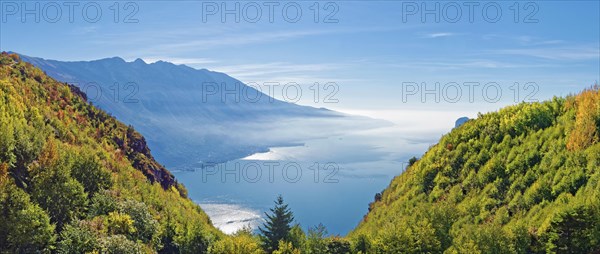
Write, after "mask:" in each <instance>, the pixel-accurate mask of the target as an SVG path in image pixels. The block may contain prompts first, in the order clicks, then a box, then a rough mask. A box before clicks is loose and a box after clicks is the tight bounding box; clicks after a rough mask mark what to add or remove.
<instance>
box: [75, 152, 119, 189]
mask: <svg viewBox="0 0 600 254" xmlns="http://www.w3.org/2000/svg"><path fill="white" fill-rule="evenodd" d="M90 153H91V151H82V152H81V153H80V155H79V157H80V158H78V159H77V160H76V161H75V163H74V165H73V168H72V169H71V176H73V178H75V179H76V180H77V181H78V182H80V183H81V184H82V185H83V188H84V189H85V191H86V192H87V193H88V194H89V195H90V196H93V195H94V194H96V193H97V192H98V191H100V190H103V189H108V188H109V187H110V186H111V185H112V183H111V178H110V172H108V171H107V170H106V169H104V168H102V165H101V164H100V162H99V161H98V159H96V158H95V157H94V156H92V155H90Z"/></svg>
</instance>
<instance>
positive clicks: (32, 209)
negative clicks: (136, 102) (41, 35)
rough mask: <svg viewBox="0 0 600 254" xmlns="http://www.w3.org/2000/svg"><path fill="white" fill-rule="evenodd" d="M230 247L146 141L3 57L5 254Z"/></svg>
mask: <svg viewBox="0 0 600 254" xmlns="http://www.w3.org/2000/svg"><path fill="white" fill-rule="evenodd" d="M220 238H223V235H222V233H220V231H218V230H216V229H215V228H214V227H213V226H212V225H211V222H210V220H209V218H208V217H207V215H206V214H205V213H204V212H203V211H202V210H201V209H200V207H199V206H198V205H196V204H194V203H193V202H192V201H191V200H189V199H188V198H187V197H186V191H185V189H184V188H183V186H181V185H180V184H178V183H177V182H176V181H175V180H174V178H173V176H172V175H171V173H170V172H169V171H167V170H166V169H165V168H164V167H163V166H161V165H160V164H159V163H157V162H156V161H154V159H153V157H152V155H151V154H150V150H149V149H148V147H147V146H146V143H145V140H144V138H143V137H142V136H141V135H140V134H139V133H137V132H136V131H135V130H134V129H133V128H132V127H128V126H126V125H124V124H122V123H121V122H119V121H117V120H116V119H114V118H113V117H111V116H110V115H108V114H107V113H105V112H103V111H101V110H99V109H97V108H95V107H93V106H92V105H90V104H89V103H87V102H86V96H85V94H83V93H81V91H79V90H78V89H77V88H75V87H71V86H69V85H67V84H64V83H59V82H57V81H55V80H53V79H51V78H49V77H47V76H46V75H45V74H44V73H43V72H42V71H41V70H39V69H37V68H34V67H33V66H32V65H31V64H28V63H25V62H22V61H20V59H19V57H18V56H17V55H14V54H13V55H9V54H7V53H2V55H1V56H0V252H2V253H34V252H44V253H46V252H58V253H84V252H92V251H95V252H101V253H140V252H142V253H143V252H156V251H158V252H161V253H179V252H181V253H201V252H204V251H206V250H207V249H208V248H209V245H211V244H212V243H213V242H215V241H217V240H219V239H220Z"/></svg>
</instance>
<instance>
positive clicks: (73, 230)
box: [57, 222, 99, 254]
mask: <svg viewBox="0 0 600 254" xmlns="http://www.w3.org/2000/svg"><path fill="white" fill-rule="evenodd" d="M60 238H61V240H60V242H58V248H57V252H58V253H64V254H67V253H69V254H71V253H72V254H76V253H88V252H92V251H94V250H97V249H98V248H99V245H98V239H97V238H96V235H95V234H94V232H93V231H92V229H90V228H89V227H87V226H86V225H84V224H83V223H81V222H74V223H71V224H67V225H66V226H65V227H64V228H63V230H62V232H61V233H60Z"/></svg>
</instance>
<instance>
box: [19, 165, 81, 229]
mask: <svg viewBox="0 0 600 254" xmlns="http://www.w3.org/2000/svg"><path fill="white" fill-rule="evenodd" d="M71 165H72V161H71V158H70V156H68V154H67V155H63V156H62V157H61V158H60V159H59V160H58V161H57V162H54V163H53V165H50V166H47V167H45V166H41V167H38V168H36V169H35V170H34V175H33V179H32V185H33V188H32V192H31V196H32V198H33V199H34V200H35V201H37V203H38V204H39V205H40V206H41V207H42V208H44V209H46V211H48V214H49V215H50V218H51V221H52V222H54V223H56V226H57V228H58V230H59V232H60V230H62V227H63V225H64V224H66V223H68V222H70V221H71V220H72V219H76V218H78V217H79V216H80V215H81V214H82V213H83V210H84V209H85V206H86V204H87V195H86V193H85V191H84V189H83V186H82V185H81V184H80V183H79V182H78V181H77V180H75V179H73V178H72V177H71V176H70V166H71Z"/></svg>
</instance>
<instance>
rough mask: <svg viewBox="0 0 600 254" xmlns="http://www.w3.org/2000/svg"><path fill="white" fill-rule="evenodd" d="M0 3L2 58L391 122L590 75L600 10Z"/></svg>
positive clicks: (531, 96)
mask: <svg viewBox="0 0 600 254" xmlns="http://www.w3.org/2000/svg"><path fill="white" fill-rule="evenodd" d="M0 4H1V6H0V7H1V10H2V13H1V17H0V18H1V22H0V25H1V27H0V49H1V50H3V51H14V52H18V53H22V54H26V55H29V56H36V57H42V58H47V59H55V60H69V61H72V60H94V59H100V58H107V57H113V56H119V57H122V58H124V59H125V60H127V61H133V60H135V59H137V58H141V59H143V60H145V61H146V62H149V63H150V62H155V61H157V60H164V61H169V62H173V63H176V64H186V65H189V66H191V67H194V68H198V69H200V68H206V69H209V70H213V71H220V72H225V73H227V74H229V75H231V76H233V77H234V78H237V79H239V80H241V81H243V82H245V83H252V84H258V85H259V86H261V87H263V88H264V89H263V92H265V93H267V94H270V95H272V96H274V97H276V98H278V99H283V100H287V101H291V102H297V103H299V104H303V105H311V106H316V107H326V108H331V109H335V110H340V111H343V112H348V113H356V114H362V115H368V116H374V117H378V118H384V119H388V120H391V121H396V122H399V121H402V120H403V119H406V118H407V117H419V116H423V117H421V118H422V119H423V120H422V121H423V123H422V124H423V125H431V124H438V123H439V121H444V122H447V121H452V119H456V118H457V117H460V116H463V115H466V116H469V117H474V116H476V114H477V112H487V111H493V110H497V109H499V108H500V107H502V106H505V105H510V104H515V103H518V102H521V101H536V100H538V101H539V100H545V99H548V98H551V97H552V96H554V95H558V96H561V95H567V94H569V93H576V92H578V91H581V90H582V89H584V88H586V87H589V86H591V85H593V84H594V83H596V82H597V81H598V80H600V5H599V1H543V2H542V1H533V2H515V1H496V2H481V1H473V2H448V1H427V2H423V1H404V2H400V1H332V2H327V1H318V2H317V1H288V2H264V1H263V2H261V1H257V2H241V1H96V2H94V1H90V2H76V1H74V2H73V1H69V2H63V1H56V2H52V1H50V2H48V1H26V2H22V1H4V0H3V1H2V2H1V3H0ZM259 12H260V13H259ZM59 14H60V15H59ZM36 18H38V19H39V20H36ZM236 19H238V20H236ZM316 83H318V84H316ZM436 83H438V84H439V85H436ZM276 84H279V86H274V85H276ZM294 84H298V85H299V87H300V89H297V86H294ZM290 87H291V88H293V89H290ZM269 88H272V90H269ZM296 91H300V92H301V93H302V95H301V96H300V97H298V96H296V94H295V92H296ZM290 93H291V94H290ZM444 112H447V113H448V114H444ZM439 116H446V118H444V117H439ZM436 121H437V122H436Z"/></svg>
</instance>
